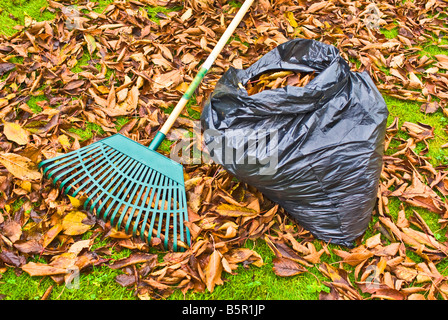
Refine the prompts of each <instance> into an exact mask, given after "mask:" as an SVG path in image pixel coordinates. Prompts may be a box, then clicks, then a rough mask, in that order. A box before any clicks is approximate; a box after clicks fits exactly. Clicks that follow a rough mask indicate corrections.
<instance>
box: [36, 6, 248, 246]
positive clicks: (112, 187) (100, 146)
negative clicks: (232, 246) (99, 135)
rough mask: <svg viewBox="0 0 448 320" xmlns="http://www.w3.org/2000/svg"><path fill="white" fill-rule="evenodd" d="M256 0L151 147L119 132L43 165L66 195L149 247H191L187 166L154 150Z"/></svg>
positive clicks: (203, 68) (226, 34) (239, 15)
mask: <svg viewBox="0 0 448 320" xmlns="http://www.w3.org/2000/svg"><path fill="white" fill-rule="evenodd" d="M252 2H253V0H245V2H244V4H243V5H242V6H241V8H240V9H239V10H238V12H237V14H236V15H235V17H234V18H233V20H232V22H231V23H230V24H229V26H228V27H227V29H226V31H225V32H224V34H223V35H222V36H221V38H220V39H219V41H218V43H217V44H216V46H215V48H214V49H213V50H212V52H211V53H210V55H209V57H208V58H207V60H205V62H204V63H203V64H202V66H201V69H200V70H199V72H198V74H197V75H196V77H195V78H194V79H193V82H192V83H191V84H190V85H189V87H188V89H187V91H186V92H185V94H184V95H183V96H182V98H181V99H180V100H179V102H178V103H177V105H176V107H175V108H174V109H173V111H172V112H171V114H170V116H169V117H168V119H167V121H166V122H165V124H164V125H163V127H162V128H161V129H160V130H159V131H158V132H157V134H156V136H155V137H154V139H153V140H152V141H151V144H150V145H149V147H148V148H147V147H145V146H143V145H141V144H139V143H137V142H135V141H133V140H131V139H129V138H126V137H124V136H122V135H120V134H116V135H113V136H111V137H109V138H105V139H103V140H100V141H97V142H95V143H93V144H91V145H89V146H86V147H84V148H81V149H78V150H76V151H72V152H70V153H67V154H65V155H62V156H59V157H55V158H53V159H48V160H44V161H42V162H41V163H39V168H42V170H43V173H44V175H46V176H47V177H48V178H52V179H53V183H54V184H56V185H59V188H60V189H61V190H63V192H64V193H65V194H66V195H71V196H73V197H76V196H82V197H83V198H85V202H84V209H86V210H90V211H92V212H94V213H95V214H96V215H97V216H98V217H99V218H101V219H104V220H105V221H110V222H111V224H112V225H113V226H116V227H117V228H121V227H124V229H125V232H127V233H131V232H132V234H133V235H134V236H140V237H141V238H142V239H143V240H146V241H147V242H148V243H149V242H150V241H151V239H152V238H153V237H157V238H160V239H162V241H163V243H164V246H165V248H167V249H168V248H170V247H172V249H173V250H174V251H177V250H178V248H181V250H182V249H183V248H185V247H188V246H189V245H190V233H189V230H188V228H187V226H185V222H186V221H188V211H187V197H186V194H185V187H184V177H183V167H182V165H180V164H179V163H177V162H175V161H172V160H171V159H169V158H166V157H164V156H163V155H161V154H159V153H157V152H156V150H157V148H158V147H159V146H160V144H161V143H162V141H163V140H164V139H165V136H166V134H167V132H168V131H169V130H170V129H171V127H172V125H173V124H174V122H175V121H176V119H177V117H178V116H179V115H180V113H181V112H182V110H183V109H184V107H185V105H186V104H187V102H188V100H189V99H190V98H191V96H192V95H193V93H194V91H195V90H196V88H197V87H198V86H199V84H200V82H201V81H202V79H203V78H204V76H205V74H206V73H207V72H208V70H209V69H210V67H211V65H212V64H213V62H214V61H215V59H216V58H217V56H218V55H219V53H220V52H221V50H222V48H223V47H224V46H225V44H226V43H227V41H228V40H229V38H230V36H231V35H232V34H233V31H234V30H235V28H236V27H237V26H238V24H239V23H240V22H241V20H242V18H243V16H244V15H245V14H246V12H247V10H248V9H249V7H250V6H251V4H252Z"/></svg>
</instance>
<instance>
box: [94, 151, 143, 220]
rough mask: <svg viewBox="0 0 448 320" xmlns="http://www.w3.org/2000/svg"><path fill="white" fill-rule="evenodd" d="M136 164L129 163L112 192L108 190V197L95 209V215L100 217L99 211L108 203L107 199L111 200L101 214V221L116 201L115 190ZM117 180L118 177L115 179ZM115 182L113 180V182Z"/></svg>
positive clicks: (135, 162) (132, 161) (133, 161)
mask: <svg viewBox="0 0 448 320" xmlns="http://www.w3.org/2000/svg"><path fill="white" fill-rule="evenodd" d="M137 163H138V162H137V161H135V160H133V159H132V160H131V163H129V167H128V168H127V169H126V170H125V171H124V172H123V173H122V174H121V176H120V177H119V178H120V180H119V182H118V183H116V184H115V186H114V187H113V189H112V190H110V191H109V192H107V194H108V196H107V198H106V200H104V201H103V202H102V203H101V205H100V206H99V207H98V209H97V215H98V216H99V215H100V212H101V210H102V209H103V207H104V205H105V204H106V203H107V202H108V201H109V199H111V203H110V205H109V206H107V208H105V210H104V214H103V219H104V220H106V218H107V215H108V214H109V211H110V208H111V207H112V205H113V204H114V203H115V202H116V201H117V200H118V199H117V196H116V195H115V190H117V189H118V187H119V186H120V185H121V184H122V182H123V180H125V179H126V178H127V176H128V174H129V172H130V171H131V170H132V168H134V167H135V164H137ZM117 179H118V177H117ZM113 182H115V180H114V181H113Z"/></svg>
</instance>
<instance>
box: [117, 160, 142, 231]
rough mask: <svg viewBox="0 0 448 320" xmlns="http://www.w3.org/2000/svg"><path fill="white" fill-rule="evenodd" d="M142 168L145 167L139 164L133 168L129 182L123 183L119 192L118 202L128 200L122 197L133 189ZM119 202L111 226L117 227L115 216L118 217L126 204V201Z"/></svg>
mask: <svg viewBox="0 0 448 320" xmlns="http://www.w3.org/2000/svg"><path fill="white" fill-rule="evenodd" d="M142 166H143V165H142V164H141V163H139V162H138V163H137V165H136V166H135V167H134V168H133V171H132V172H131V174H130V175H129V177H128V178H127V180H126V181H125V182H124V183H123V185H122V186H121V189H120V190H119V191H118V193H117V198H116V199H117V200H118V198H120V199H123V198H126V197H123V196H122V195H124V194H125V191H126V189H127V188H131V187H132V185H133V183H135V182H134V181H133V180H134V178H135V176H136V174H137V173H138V172H140V170H141V168H142ZM128 186H129V187H128ZM117 202H118V203H117V206H116V207H115V210H114V212H113V213H112V216H111V217H110V223H111V225H115V224H114V221H115V216H116V215H117V213H118V210H119V209H120V208H121V206H122V205H123V204H124V203H125V202H124V200H118V201H117Z"/></svg>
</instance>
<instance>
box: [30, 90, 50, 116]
mask: <svg viewBox="0 0 448 320" xmlns="http://www.w3.org/2000/svg"><path fill="white" fill-rule="evenodd" d="M40 101H48V98H47V97H46V96H45V95H43V94H42V95H38V96H30V99H29V100H28V101H27V105H28V107H30V109H31V110H33V112H34V113H40V112H42V107H40V106H39V105H38V104H37V103H38V102H40Z"/></svg>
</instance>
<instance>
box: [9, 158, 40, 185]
mask: <svg viewBox="0 0 448 320" xmlns="http://www.w3.org/2000/svg"><path fill="white" fill-rule="evenodd" d="M0 163H1V164H3V165H4V166H5V168H6V169H7V170H8V171H9V172H10V173H11V174H12V175H13V176H15V177H16V178H19V179H21V180H26V181H28V180H38V179H41V178H42V174H41V173H40V172H39V171H38V170H37V167H36V165H35V164H34V162H32V161H31V160H30V159H28V158H26V157H23V156H20V155H18V154H15V153H1V154H0Z"/></svg>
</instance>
